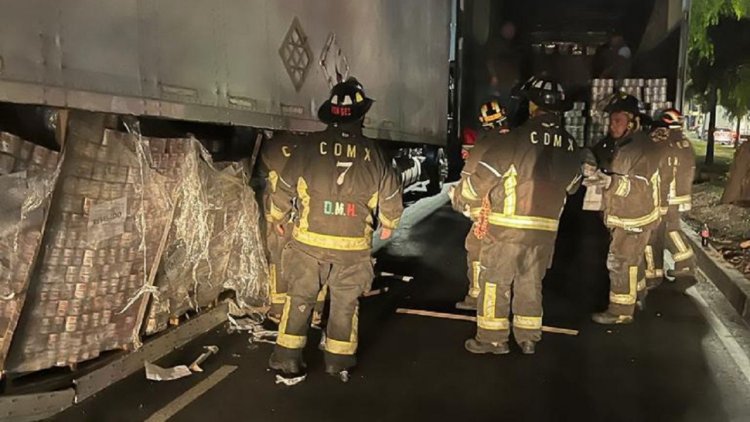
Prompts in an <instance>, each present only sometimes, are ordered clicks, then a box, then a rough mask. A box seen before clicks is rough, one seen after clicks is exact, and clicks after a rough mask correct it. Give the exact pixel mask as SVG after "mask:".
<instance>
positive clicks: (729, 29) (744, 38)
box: [688, 0, 750, 164]
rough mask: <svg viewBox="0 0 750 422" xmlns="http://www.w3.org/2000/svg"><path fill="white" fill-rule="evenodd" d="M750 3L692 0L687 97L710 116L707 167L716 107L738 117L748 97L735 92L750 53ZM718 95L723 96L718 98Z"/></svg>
mask: <svg viewBox="0 0 750 422" xmlns="http://www.w3.org/2000/svg"><path fill="white" fill-rule="evenodd" d="M749 15H750V0H693V3H692V8H691V11H690V45H689V47H688V64H689V66H690V81H689V87H690V90H689V93H690V94H692V96H694V97H697V98H698V100H699V101H700V102H701V103H702V104H704V105H705V106H706V108H707V110H708V113H709V124H708V140H707V142H708V144H707V147H706V164H713V161H714V144H715V142H714V131H715V130H716V106H717V105H718V104H719V100H720V99H722V100H723V101H722V103H725V105H729V107H731V108H733V110H734V111H736V112H737V113H740V112H742V108H743V107H744V106H745V105H747V102H748V101H749V100H748V97H746V96H745V97H742V96H740V95H739V94H738V93H736V92H735V89H736V85H737V84H738V83H739V79H738V77H741V76H742V75H740V69H741V68H742V65H743V63H745V62H746V61H747V58H748V54H749V53H748V50H749V49H750V24H748V21H747V20H745V19H743V18H744V17H747V16H749ZM720 93H723V94H722V95H721V98H720Z"/></svg>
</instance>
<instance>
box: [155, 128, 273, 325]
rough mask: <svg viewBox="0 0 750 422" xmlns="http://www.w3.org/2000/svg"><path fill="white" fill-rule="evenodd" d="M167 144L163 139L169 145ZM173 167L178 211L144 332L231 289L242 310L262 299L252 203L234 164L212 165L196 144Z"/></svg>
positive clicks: (262, 271) (261, 260)
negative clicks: (176, 165)
mask: <svg viewBox="0 0 750 422" xmlns="http://www.w3.org/2000/svg"><path fill="white" fill-rule="evenodd" d="M172 142H173V141H172V140H168V141H167V142H166V145H167V150H169V149H170V144H171V143H172ZM155 158H156V156H155ZM154 162H155V163H156V162H157V160H156V159H155V161H154ZM162 162H164V161H163V160H162ZM179 166H180V169H179V171H175V170H174V169H172V170H171V171H169V173H171V175H172V176H171V177H177V178H178V179H179V183H178V184H177V185H176V188H175V198H176V202H175V204H176V211H175V218H174V219H173V221H172V226H171V228H170V235H169V241H168V243H167V245H168V246H167V248H166V251H165V256H164V259H163V261H162V264H161V267H160V269H159V273H158V275H157V280H156V286H157V287H158V293H157V294H156V295H155V296H154V298H153V299H152V303H151V306H150V309H149V319H148V323H147V325H146V333H147V334H152V333H155V332H158V331H161V330H163V329H165V328H166V327H167V325H168V321H169V319H170V318H177V317H179V316H181V315H183V314H185V313H186V312H187V311H189V310H196V311H198V310H200V309H201V308H205V307H207V306H210V305H212V304H213V303H214V302H215V301H216V300H217V299H218V297H219V295H220V294H221V292H222V291H224V290H234V291H235V292H236V295H235V297H236V299H237V304H238V305H239V306H241V307H248V306H249V305H250V304H257V303H263V302H264V301H265V299H266V297H267V289H266V287H265V284H266V280H267V267H266V262H265V257H264V256H263V254H262V251H263V249H262V244H261V243H260V242H261V240H260V233H259V231H258V210H257V205H256V203H255V201H254V193H253V191H252V190H251V189H250V188H249V187H248V185H247V183H246V179H244V178H243V173H242V171H241V168H240V166H239V165H238V164H231V165H222V166H221V167H224V169H223V170H218V169H217V168H216V167H214V165H213V164H212V163H211V159H210V157H209V156H208V153H207V152H206V151H205V150H203V149H202V147H201V146H200V144H199V143H198V142H197V141H194V142H193V143H192V146H191V148H190V150H189V152H188V153H187V154H186V155H185V157H184V159H183V160H181V161H179ZM165 170H167V169H161V170H160V171H165Z"/></svg>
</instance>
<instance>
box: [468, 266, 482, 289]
mask: <svg viewBox="0 0 750 422" xmlns="http://www.w3.org/2000/svg"><path fill="white" fill-rule="evenodd" d="M481 270H482V264H481V263H480V262H479V261H472V262H471V288H470V289H469V296H471V297H479V292H480V291H481V289H480V288H479V272H480V271H481Z"/></svg>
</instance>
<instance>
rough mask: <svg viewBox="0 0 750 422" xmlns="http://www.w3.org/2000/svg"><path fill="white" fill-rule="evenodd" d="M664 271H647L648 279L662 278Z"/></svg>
mask: <svg viewBox="0 0 750 422" xmlns="http://www.w3.org/2000/svg"><path fill="white" fill-rule="evenodd" d="M662 277H664V270H646V278H662Z"/></svg>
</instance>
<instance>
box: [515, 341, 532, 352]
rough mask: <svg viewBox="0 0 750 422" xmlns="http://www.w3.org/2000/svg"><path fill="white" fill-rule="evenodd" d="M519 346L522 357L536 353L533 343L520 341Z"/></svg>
mask: <svg viewBox="0 0 750 422" xmlns="http://www.w3.org/2000/svg"><path fill="white" fill-rule="evenodd" d="M519 346H520V347H521V353H523V354H524V355H533V354H534V353H535V352H536V343H534V342H533V341H522V342H521V344H519Z"/></svg>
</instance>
